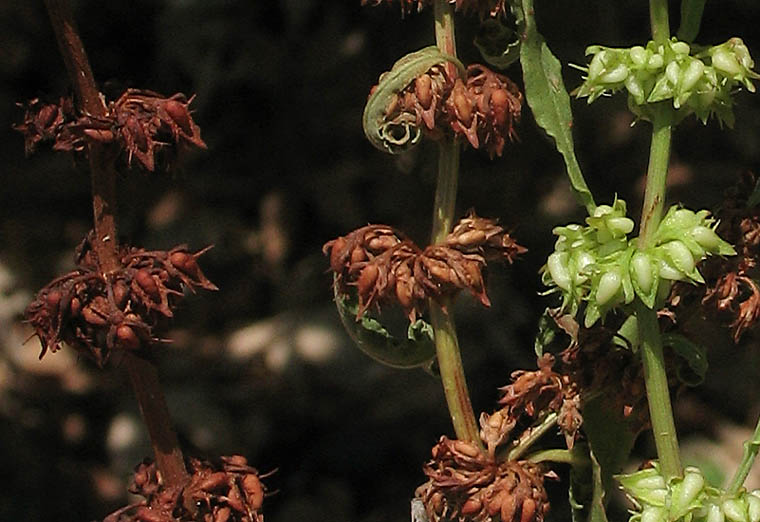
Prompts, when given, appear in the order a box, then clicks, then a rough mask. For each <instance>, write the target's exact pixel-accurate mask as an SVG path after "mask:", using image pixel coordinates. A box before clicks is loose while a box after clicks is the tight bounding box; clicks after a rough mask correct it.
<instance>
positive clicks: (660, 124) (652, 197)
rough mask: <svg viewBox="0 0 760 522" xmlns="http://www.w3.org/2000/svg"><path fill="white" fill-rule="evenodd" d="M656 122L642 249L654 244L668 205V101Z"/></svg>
mask: <svg viewBox="0 0 760 522" xmlns="http://www.w3.org/2000/svg"><path fill="white" fill-rule="evenodd" d="M664 103H667V102H664ZM652 125H653V129H652V143H651V145H650V148H649V167H648V169H647V184H646V191H645V193H644V206H643V208H642V210H641V227H640V232H639V248H640V249H642V250H643V249H645V248H647V247H649V246H652V240H653V239H654V233H655V232H656V231H657V227H658V226H659V225H660V219H661V218H662V210H663V208H664V207H665V180H666V178H667V174H668V162H669V161H670V141H671V135H672V111H671V110H670V109H669V108H668V107H666V106H664V105H663V106H660V107H656V108H655V117H654V121H653V122H652Z"/></svg>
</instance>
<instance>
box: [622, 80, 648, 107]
mask: <svg viewBox="0 0 760 522" xmlns="http://www.w3.org/2000/svg"><path fill="white" fill-rule="evenodd" d="M625 88H626V89H628V93H629V94H630V95H631V96H633V99H634V100H636V103H638V104H639V105H641V104H643V103H644V102H645V101H646V94H645V93H644V87H643V86H642V85H641V82H639V80H638V79H637V78H636V76H634V75H633V74H629V75H628V78H626V79H625Z"/></svg>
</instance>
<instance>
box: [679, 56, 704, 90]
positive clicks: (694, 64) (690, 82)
mask: <svg viewBox="0 0 760 522" xmlns="http://www.w3.org/2000/svg"><path fill="white" fill-rule="evenodd" d="M704 71H705V64H703V63H702V61H701V60H697V59H693V60H690V61H689V65H688V66H686V69H685V70H684V71H683V74H682V75H681V90H682V91H689V90H691V89H692V88H693V87H694V86H695V85H696V84H697V82H698V81H699V80H700V79H701V78H702V73H704Z"/></svg>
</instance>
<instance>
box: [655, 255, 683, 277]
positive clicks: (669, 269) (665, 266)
mask: <svg viewBox="0 0 760 522" xmlns="http://www.w3.org/2000/svg"><path fill="white" fill-rule="evenodd" d="M660 277H661V278H663V279H669V280H671V281H683V280H684V279H686V275H685V274H684V273H683V272H681V271H680V270H678V269H677V268H676V267H674V266H673V265H671V264H669V263H668V262H667V261H665V260H664V259H660Z"/></svg>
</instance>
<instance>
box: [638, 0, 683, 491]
mask: <svg viewBox="0 0 760 522" xmlns="http://www.w3.org/2000/svg"><path fill="white" fill-rule="evenodd" d="M662 3H663V2H659V1H656V0H652V2H651V5H652V6H653V7H652V12H653V16H652V21H653V26H652V31H653V34H654V32H655V31H656V30H657V26H655V25H654V21H655V16H654V12H655V11H657V9H655V7H654V5H655V4H662ZM665 8H667V5H665ZM662 23H664V24H665V29H664V30H663V29H662V28H660V30H659V34H661V35H662V34H663V33H667V12H666V13H665V20H664V22H662ZM654 109H655V111H654V113H655V116H654V118H653V122H652V125H653V130H652V143H651V146H650V149H649V168H648V170H647V182H646V191H645V193H644V206H643V209H642V211H641V229H640V231H639V244H638V247H639V249H641V250H645V249H647V248H649V247H651V246H652V245H653V242H654V234H655V232H656V231H657V227H658V226H659V225H660V219H661V218H662V210H663V207H664V204H665V180H666V177H667V172H668V161H669V160H670V142H671V134H672V121H673V118H672V110H671V109H670V108H669V107H667V106H665V105H660V106H659V107H654ZM636 319H637V321H638V330H639V342H640V347H641V361H642V364H643V366H644V381H645V384H646V390H647V400H648V402H649V417H650V419H651V422H652V431H653V433H654V440H655V445H656V446H657V455H658V458H659V460H660V466H661V469H662V471H663V473H664V475H665V476H666V477H667V478H673V477H679V476H681V475H682V473H683V468H682V466H681V458H680V455H679V451H678V438H677V436H676V429H675V422H674V420H673V408H672V406H671V404H670V390H669V388H668V376H667V374H666V372H665V358H664V356H663V349H662V336H661V333H660V326H659V324H658V322H657V311H656V310H652V309H650V308H648V307H647V306H646V305H644V304H643V303H642V302H640V301H638V300H637V301H636Z"/></svg>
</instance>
